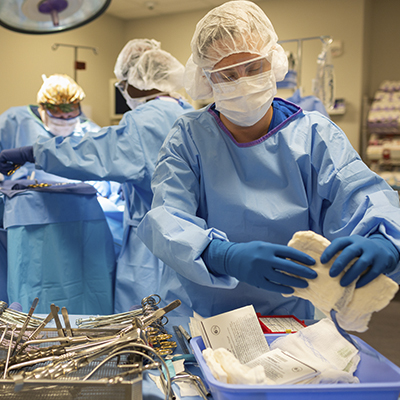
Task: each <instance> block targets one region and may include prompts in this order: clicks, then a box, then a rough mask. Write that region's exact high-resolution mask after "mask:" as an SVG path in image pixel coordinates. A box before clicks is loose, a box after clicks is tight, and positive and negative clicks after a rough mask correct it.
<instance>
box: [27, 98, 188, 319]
mask: <svg viewBox="0 0 400 400" xmlns="http://www.w3.org/2000/svg"><path fill="white" fill-rule="evenodd" d="M192 110H193V107H192V106H191V105H190V104H189V103H187V102H186V101H184V100H179V101H178V100H175V99H173V98H170V97H161V98H157V99H155V100H151V101H149V102H147V103H145V104H144V105H141V106H139V107H138V108H136V109H134V110H132V111H129V112H127V113H125V114H124V116H123V118H122V120H121V121H120V123H119V125H115V126H110V127H107V128H103V129H101V130H100V131H99V132H97V133H96V134H94V135H86V136H84V137H83V138H82V140H81V141H80V142H79V143H78V144H77V145H75V144H74V143H73V142H72V141H71V140H70V139H65V140H60V138H56V139H53V140H39V141H38V142H36V143H35V144H34V146H33V149H34V155H35V161H36V166H37V167H38V168H42V169H43V170H45V171H47V172H50V173H54V174H57V175H63V176H65V177H67V178H71V179H81V180H89V179H95V180H99V179H106V180H112V181H116V182H120V183H123V193H124V197H125V202H126V206H125V212H124V232H123V239H122V249H121V252H120V255H119V258H118V260H117V273H116V287H115V312H123V311H127V310H128V309H129V308H130V307H131V306H132V305H134V304H139V303H140V301H141V300H142V298H143V297H146V296H149V295H151V294H153V293H158V291H159V287H160V285H161V282H160V278H161V273H162V269H163V268H164V265H163V263H162V262H161V261H160V260H158V259H157V258H156V257H155V256H154V255H153V254H152V253H151V252H150V251H149V250H148V249H147V247H146V246H145V245H144V244H143V243H142V241H141V240H140V239H139V238H138V237H137V234H136V230H137V226H138V224H139V222H140V221H141V220H142V218H143V216H144V215H145V214H146V212H147V211H148V210H149V209H150V205H151V201H152V198H153V194H152V191H151V187H150V183H151V177H152V175H153V171H154V167H155V164H156V161H157V155H158V151H159V149H160V147H161V145H162V143H163V141H164V139H165V137H166V136H167V134H168V132H169V130H170V128H171V127H172V125H173V123H174V122H175V120H176V119H177V118H178V117H179V116H181V115H182V114H183V113H185V112H187V111H192Z"/></svg>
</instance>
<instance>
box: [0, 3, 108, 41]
mask: <svg viewBox="0 0 400 400" xmlns="http://www.w3.org/2000/svg"><path fill="white" fill-rule="evenodd" d="M110 3H111V0H2V1H1V2H0V26H3V27H4V28H6V29H10V30H12V31H15V32H19V33H29V34H47V33H57V32H65V31H68V30H71V29H75V28H79V27H80V26H83V25H85V24H87V23H89V22H91V21H93V20H94V19H96V18H98V17H99V16H100V15H101V14H103V13H104V12H105V11H106V9H107V8H108V6H109V5H110Z"/></svg>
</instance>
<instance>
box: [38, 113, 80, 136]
mask: <svg viewBox="0 0 400 400" xmlns="http://www.w3.org/2000/svg"><path fill="white" fill-rule="evenodd" d="M45 125H46V126H47V129H48V130H49V131H50V132H51V133H52V134H53V135H54V136H63V137H65V136H69V135H70V134H71V133H72V132H74V131H75V130H77V129H78V126H79V117H75V118H71V119H60V118H52V117H48V119H47V121H46V123H45Z"/></svg>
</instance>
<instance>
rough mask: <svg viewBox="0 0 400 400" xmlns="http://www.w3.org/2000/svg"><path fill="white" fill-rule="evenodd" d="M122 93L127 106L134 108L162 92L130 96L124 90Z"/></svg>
mask: <svg viewBox="0 0 400 400" xmlns="http://www.w3.org/2000/svg"><path fill="white" fill-rule="evenodd" d="M122 95H123V96H124V98H125V101H126V104H128V107H129V108H130V109H131V110H134V109H135V108H137V107H139V106H140V105H142V104H144V103H146V101H148V100H151V99H155V98H156V97H158V96H161V95H163V93H155V94H151V95H149V96H144V97H136V98H132V97H131V96H129V94H128V92H127V91H126V90H125V91H124V92H123V93H122Z"/></svg>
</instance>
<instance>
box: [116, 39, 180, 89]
mask: <svg viewBox="0 0 400 400" xmlns="http://www.w3.org/2000/svg"><path fill="white" fill-rule="evenodd" d="M184 71H185V67H184V66H183V65H182V64H181V63H180V62H179V61H178V60H177V59H176V58H175V57H173V56H172V55H171V54H169V53H168V52H166V51H164V50H161V49H160V43H159V42H157V41H156V40H153V39H151V40H150V39H134V40H131V41H129V42H128V43H127V44H126V45H125V47H124V48H123V49H122V51H121V53H120V54H119V56H118V58H117V62H116V64H115V68H114V73H115V76H116V77H117V79H119V80H126V81H128V83H129V84H130V85H132V86H134V87H135V88H137V89H139V90H152V89H157V90H160V91H161V92H167V93H171V92H174V91H177V90H179V89H181V88H183V74H184Z"/></svg>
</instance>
